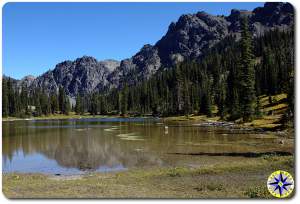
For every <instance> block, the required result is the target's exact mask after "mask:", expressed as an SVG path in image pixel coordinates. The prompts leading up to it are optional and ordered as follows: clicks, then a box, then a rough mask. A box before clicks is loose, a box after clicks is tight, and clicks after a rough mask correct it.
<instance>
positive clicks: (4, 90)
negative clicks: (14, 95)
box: [2, 78, 9, 117]
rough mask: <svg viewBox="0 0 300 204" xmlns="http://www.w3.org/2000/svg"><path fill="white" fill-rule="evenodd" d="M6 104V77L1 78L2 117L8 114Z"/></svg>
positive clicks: (7, 102)
mask: <svg viewBox="0 0 300 204" xmlns="http://www.w3.org/2000/svg"><path fill="white" fill-rule="evenodd" d="M8 104H9V101H8V88H7V81H6V79H4V78H2V117H7V116H8V114H9V110H8Z"/></svg>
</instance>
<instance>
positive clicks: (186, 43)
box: [24, 3, 294, 96]
mask: <svg viewBox="0 0 300 204" xmlns="http://www.w3.org/2000/svg"><path fill="white" fill-rule="evenodd" d="M242 17H248V18H249V23H250V29H251V31H252V33H253V35H254V36H261V35H263V34H264V33H265V32H266V31H268V30H270V29H274V28H278V29H289V28H291V27H293V25H294V9H293V7H292V5H291V4H289V3H265V5H264V7H259V8H256V9H254V10H253V11H241V10H236V9H233V10H232V11H231V14H230V15H229V16H213V15H210V14H207V13H205V12H198V13H196V14H186V15H182V16H181V17H180V18H179V19H178V21H177V22H176V23H174V22H173V23H171V24H170V26H169V29H168V31H167V33H166V34H165V36H163V37H162V38H161V39H160V40H159V41H158V42H157V43H156V44H155V45H145V46H144V47H143V48H142V49H141V50H140V51H139V52H138V53H137V54H135V55H134V56H133V57H131V58H129V59H125V60H122V61H121V62H117V61H114V60H107V61H101V62H98V61H97V60H96V59H94V58H92V57H82V58H78V59H77V60H75V61H73V62H72V61H65V62H62V63H60V64H58V65H56V67H55V69H54V70H52V71H48V72H46V73H45V74H43V75H42V76H39V77H37V78H36V79H34V80H33V81H32V80H25V81H26V83H27V84H29V85H30V87H32V88H34V87H43V88H45V89H46V90H48V91H56V90H57V89H58V87H59V86H60V85H61V86H64V87H65V89H66V91H67V94H68V95H69V96H75V95H77V93H91V92H92V91H95V90H96V91H101V90H103V89H106V88H111V87H119V86H120V84H122V82H123V81H126V82H127V83H129V84H134V83H137V82H139V81H141V80H143V79H148V78H149V77H150V76H151V75H153V74H154V73H156V72H157V71H159V70H161V69H165V68H170V67H173V66H174V65H175V64H177V63H179V62H182V61H184V60H188V59H190V60H197V59H199V58H200V57H201V55H203V54H204V53H205V52H206V50H207V49H209V48H211V47H212V46H214V45H215V44H217V43H218V42H220V41H221V40H223V39H224V38H225V37H227V36H229V35H232V36H234V37H236V39H237V40H238V39H239V38H240V23H239V22H240V19H241V18H242ZM24 83H25V82H24Z"/></svg>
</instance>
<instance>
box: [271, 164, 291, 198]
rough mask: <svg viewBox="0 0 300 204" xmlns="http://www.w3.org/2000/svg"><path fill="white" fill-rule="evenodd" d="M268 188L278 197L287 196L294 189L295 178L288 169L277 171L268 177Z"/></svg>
mask: <svg viewBox="0 0 300 204" xmlns="http://www.w3.org/2000/svg"><path fill="white" fill-rule="evenodd" d="M267 185H268V190H269V192H270V193H271V194H272V195H273V196H275V197H277V198H286V197H288V196H289V195H290V194H291V193H292V192H293V190H294V179H293V177H292V176H291V175H290V174H289V173H288V172H286V171H281V170H279V171H275V172H273V173H272V174H271V175H270V176H269V178H268V182H267Z"/></svg>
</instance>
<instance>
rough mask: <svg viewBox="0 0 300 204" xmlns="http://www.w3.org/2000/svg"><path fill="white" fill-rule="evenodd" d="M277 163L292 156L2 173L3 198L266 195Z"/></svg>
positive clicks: (289, 166) (290, 161)
mask: <svg viewBox="0 0 300 204" xmlns="http://www.w3.org/2000/svg"><path fill="white" fill-rule="evenodd" d="M278 169H281V170H286V171H289V172H290V173H292V174H293V175H294V156H278V155H271V156H262V157H256V158H246V159H245V158H244V159H242V160H241V159H238V158H237V159H236V161H234V162H227V163H221V164H214V165H207V166H203V167H197V168H187V167H165V168H163V167H159V168H147V169H131V170H128V171H123V172H122V171H121V172H107V173H87V174H84V175H79V176H78V175H71V176H54V175H44V174H40V173H23V174H22V173H2V176H3V193H4V195H5V196H6V197H7V198H58V197H62V198H264V199H266V198H272V197H271V195H270V194H269V192H268V189H267V187H266V184H265V183H266V180H267V178H268V176H269V175H270V173H272V172H273V171H276V170H278ZM245 175H247V176H245ZM262 178H263V179H262ZM41 189H42V190H41Z"/></svg>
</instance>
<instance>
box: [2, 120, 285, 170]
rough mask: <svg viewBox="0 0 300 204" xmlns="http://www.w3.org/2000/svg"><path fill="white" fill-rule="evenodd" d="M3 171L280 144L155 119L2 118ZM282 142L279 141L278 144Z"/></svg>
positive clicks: (144, 160)
mask: <svg viewBox="0 0 300 204" xmlns="http://www.w3.org/2000/svg"><path fill="white" fill-rule="evenodd" d="M2 127H3V138H2V141H3V161H2V164H3V171H4V172H10V171H21V172H43V173H57V172H59V173H68V172H71V173H74V172H75V173H78V172H79V173H80V172H84V171H113V170H125V169H128V168H147V167H155V166H166V165H180V164H182V163H184V162H185V161H184V158H182V157H180V155H175V156H176V157H178V158H174V156H173V157H172V159H169V157H168V156H166V155H169V154H170V153H195V152H251V151H260V150H263V151H273V150H278V148H281V147H277V146H275V145H274V142H275V141H276V138H272V137H271V138H270V137H269V138H265V137H259V135H247V134H244V135H239V134H230V132H226V130H220V129H215V128H203V127H201V128H200V127H195V126H192V125H189V126H180V125H178V124H169V125H168V128H167V130H166V128H165V126H164V124H161V123H157V121H152V120H150V121H148V120H142V119H134V120H133V121H126V120H124V119H121V120H118V119H113V120H112V119H110V120H108V121H103V120H99V119H98V120H97V119H89V120H53V121H34V122H33V121H18V122H17V121H15V122H4V123H3V126H2ZM282 148H283V147H282Z"/></svg>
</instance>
